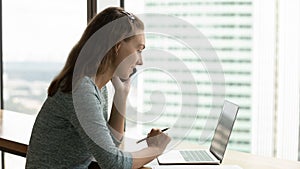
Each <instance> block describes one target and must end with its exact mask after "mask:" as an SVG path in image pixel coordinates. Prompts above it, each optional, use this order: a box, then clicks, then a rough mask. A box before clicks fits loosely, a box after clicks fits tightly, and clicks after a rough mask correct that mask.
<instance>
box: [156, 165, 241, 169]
mask: <svg viewBox="0 0 300 169" xmlns="http://www.w3.org/2000/svg"><path fill="white" fill-rule="evenodd" d="M183 168H184V169H186V168H191V169H242V168H241V167H240V166H237V165H163V166H162V165H160V166H154V167H152V169H183Z"/></svg>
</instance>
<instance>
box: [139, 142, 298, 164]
mask: <svg viewBox="0 0 300 169" xmlns="http://www.w3.org/2000/svg"><path fill="white" fill-rule="evenodd" d="M178 147H179V148H180V147H184V148H195V146H191V145H186V144H184V145H183V146H182V145H179V146H178ZM154 165H158V164H157V162H156V161H153V162H152V165H147V166H146V167H144V168H143V169H150V168H151V166H154ZM221 165H238V166H240V167H242V168H243V169H300V162H296V161H289V160H282V159H277V158H271V157H262V156H258V155H253V154H250V153H243V152H238V151H233V150H226V153H225V158H224V159H223V162H222V164H221Z"/></svg>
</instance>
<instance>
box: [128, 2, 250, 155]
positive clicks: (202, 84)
mask: <svg viewBox="0 0 300 169" xmlns="http://www.w3.org/2000/svg"><path fill="white" fill-rule="evenodd" d="M125 8H126V10H128V11H131V12H134V13H160V14H165V15H171V16H174V17H177V18H179V19H182V20H184V21H186V22H187V23H188V24H191V25H192V26H194V27H195V28H196V29H198V30H199V31H200V32H201V33H203V35H204V36H205V37H206V38H207V39H208V40H209V42H210V43H211V45H212V47H213V49H211V50H212V52H216V54H217V56H218V59H219V60H213V59H211V60H209V61H208V62H210V63H211V64H213V63H212V62H220V63H221V65H222V67H223V70H219V69H218V68H216V69H215V70H212V69H211V70H209V71H210V72H208V71H207V70H205V69H204V68H203V64H204V63H203V62H205V61H203V60H200V59H197V58H196V57H195V56H194V55H193V53H192V52H191V51H190V49H188V48H187V47H186V46H184V45H182V44H178V43H180V42H179V41H176V40H174V39H172V37H171V38H170V37H168V35H165V36H164V35H158V34H156V35H153V34H151V33H147V34H146V46H147V50H149V51H150V55H147V56H144V60H145V61H144V63H145V64H149V63H150V65H158V64H164V65H172V64H173V65H176V60H174V58H173V59H172V58H168V57H170V56H168V53H169V54H170V53H172V54H174V56H176V57H177V58H178V60H180V61H181V62H183V63H184V64H185V65H187V66H188V69H189V70H190V71H191V72H192V75H193V76H194V77H195V81H193V80H186V81H184V82H183V84H184V85H185V86H187V88H189V86H192V85H193V84H196V85H197V87H198V91H189V92H182V91H180V90H178V88H177V87H176V79H172V78H170V76H168V75H166V74H165V72H159V71H157V70H151V69H150V70H149V71H148V72H145V73H143V74H144V76H143V82H142V86H143V89H142V90H141V92H142V93H143V96H142V97H141V98H142V99H143V102H142V106H141V107H151V106H157V107H159V104H161V103H160V102H157V101H155V100H153V99H152V100H151V95H153V92H154V93H155V91H161V93H163V95H164V96H165V97H166V104H165V109H164V111H163V112H162V113H161V115H159V114H158V113H157V112H154V111H153V112H147V113H145V114H144V116H145V118H144V119H151V118H153V116H156V117H160V118H157V119H154V118H153V119H152V120H153V121H152V122H151V123H150V122H149V123H144V124H143V125H142V127H141V128H142V132H143V133H144V134H145V133H147V132H148V130H149V129H150V128H151V127H153V126H155V127H166V125H171V126H170V127H174V126H172V125H174V124H175V121H176V120H177V118H178V114H179V113H180V110H182V109H184V110H191V109H193V107H194V109H197V110H198V111H197V119H195V118H196V117H195V116H194V115H193V114H191V113H190V112H183V113H185V114H186V115H185V116H183V118H182V119H181V120H182V122H183V123H182V125H181V128H182V129H183V131H188V132H190V133H189V134H188V135H187V136H186V137H184V139H185V140H187V141H192V142H194V143H197V142H199V141H200V142H201V139H204V140H202V141H206V143H209V139H208V140H205V139H206V138H200V135H201V133H202V132H210V134H209V135H208V136H211V135H212V133H213V130H214V127H215V124H216V122H217V117H218V115H219V113H220V111H221V107H220V106H221V105H220V104H212V99H213V98H220V99H221V98H226V99H228V100H231V101H233V102H235V103H236V104H238V105H240V111H239V114H238V118H237V121H236V123H235V126H234V131H233V134H232V136H231V139H230V143H229V148H231V149H235V150H240V151H245V152H250V151H251V100H252V97H251V86H252V81H251V77H252V76H251V74H252V73H251V67H252V59H251V56H252V34H253V29H252V23H253V21H252V20H253V18H252V12H253V4H252V2H251V1H241V2H235V1H222V2H221V1H220V2H219V1H199V0H189V1H178V0H167V1H160V0H146V1H144V3H141V2H140V3H136V2H134V1H130V0H128V1H125ZM145 24H146V30H147V29H151V28H152V27H158V30H159V29H160V28H161V29H165V27H166V25H165V24H164V23H162V22H160V20H157V21H156V22H150V23H147V21H146V22H145ZM168 26H169V28H167V29H170V30H171V29H172V28H173V27H174V26H178V25H174V24H170V25H167V27H168ZM159 27H160V28H159ZM178 30H181V31H179V32H178V36H179V39H180V40H182V41H189V40H193V38H195V35H187V36H186V32H184V29H178ZM182 30H183V32H182ZM158 33H159V32H158ZM194 42H195V43H199V42H201V40H200V39H199V41H197V40H195V41H194ZM151 50H163V51H165V53H164V54H165V55H163V54H162V53H157V55H155V52H151ZM145 55H146V54H145ZM169 70H170V71H169V72H168V73H169V74H171V75H172V74H179V73H178V72H179V71H181V70H180V68H178V67H177V68H173V69H169ZM166 71H167V70H166ZM186 75H187V73H183V74H182V76H186ZM219 75H221V76H222V75H224V77H225V81H224V82H222V81H212V79H210V78H209V76H219ZM174 80H175V81H174ZM212 83H214V84H212ZM212 85H215V86H217V87H222V86H223V87H225V88H226V92H225V93H222V92H220V93H218V92H216V93H213V92H212V90H211V88H212ZM154 95H155V94H154ZM181 97H185V98H193V97H198V98H199V102H198V103H190V101H191V100H190V99H188V100H184V101H183V102H180V101H178V100H180V98H181ZM177 98H178V99H177ZM211 110H213V111H214V112H213V113H214V114H215V115H216V116H209V112H210V111H211ZM209 118H214V119H215V120H211V122H212V124H210V127H207V126H205V125H206V122H207V120H209ZM194 121H195V124H193V125H192V127H191V124H190V123H191V122H194ZM189 127H191V129H190V130H187V128H189ZM204 130H207V131H204ZM184 134H186V133H185V132H182V133H178V134H174V135H172V137H173V139H175V140H176V139H182V138H183V135H184ZM199 138H200V140H199Z"/></svg>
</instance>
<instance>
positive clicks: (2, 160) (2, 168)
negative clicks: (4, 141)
mask: <svg viewBox="0 0 300 169" xmlns="http://www.w3.org/2000/svg"><path fill="white" fill-rule="evenodd" d="M4 168H5V165H4V152H3V151H1V169H4Z"/></svg>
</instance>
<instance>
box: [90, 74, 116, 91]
mask: <svg viewBox="0 0 300 169" xmlns="http://www.w3.org/2000/svg"><path fill="white" fill-rule="evenodd" d="M112 77H113V72H112V71H110V70H108V71H105V72H104V73H103V74H98V75H96V77H94V81H95V83H96V85H97V86H98V88H99V89H101V88H102V87H103V86H105V85H106V84H107V83H108V82H109V81H110V80H111V79H112Z"/></svg>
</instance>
